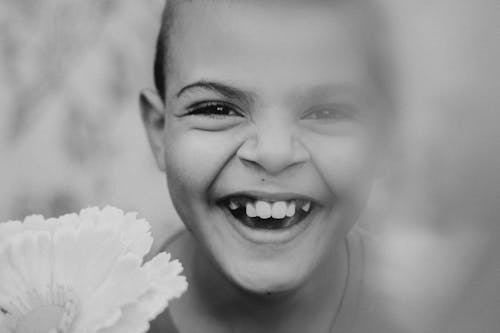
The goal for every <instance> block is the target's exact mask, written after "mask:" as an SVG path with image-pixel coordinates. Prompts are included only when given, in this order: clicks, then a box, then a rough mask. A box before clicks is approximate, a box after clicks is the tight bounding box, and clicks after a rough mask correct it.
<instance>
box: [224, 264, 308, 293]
mask: <svg viewBox="0 0 500 333" xmlns="http://www.w3.org/2000/svg"><path fill="white" fill-rule="evenodd" d="M238 266H239V267H235V268H234V269H233V270H234V271H235V272H227V273H229V277H230V279H231V280H232V281H233V282H234V283H235V284H236V285H237V286H238V287H239V288H241V289H243V290H245V291H246V292H248V293H252V294H256V295H263V296H268V295H270V294H284V293H290V292H293V291H295V290H297V289H299V288H300V287H301V286H302V285H303V284H304V281H306V280H307V279H308V277H309V275H310V274H311V270H310V269H309V268H308V267H304V266H302V265H297V263H289V264H288V265H282V264H281V265H280V263H276V262H267V263H266V262H264V263H262V262H261V263H255V264H247V265H245V266H244V267H241V265H238ZM301 266H302V267H301Z"/></svg>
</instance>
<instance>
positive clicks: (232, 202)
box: [229, 200, 239, 210]
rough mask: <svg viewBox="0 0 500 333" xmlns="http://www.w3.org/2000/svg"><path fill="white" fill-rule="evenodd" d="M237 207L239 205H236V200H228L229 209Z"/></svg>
mask: <svg viewBox="0 0 500 333" xmlns="http://www.w3.org/2000/svg"><path fill="white" fill-rule="evenodd" d="M238 207H239V205H238V204H237V203H236V202H234V201H233V200H230V201H229V209H231V210H235V209H237V208H238Z"/></svg>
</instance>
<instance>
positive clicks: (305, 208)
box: [302, 202, 311, 212]
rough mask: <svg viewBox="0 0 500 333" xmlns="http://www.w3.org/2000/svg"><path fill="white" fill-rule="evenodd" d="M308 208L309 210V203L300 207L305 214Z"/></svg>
mask: <svg viewBox="0 0 500 333" xmlns="http://www.w3.org/2000/svg"><path fill="white" fill-rule="evenodd" d="M310 208H311V203H310V202H306V204H305V205H304V206H302V209H303V210H304V211H305V212H308V211H309V209H310Z"/></svg>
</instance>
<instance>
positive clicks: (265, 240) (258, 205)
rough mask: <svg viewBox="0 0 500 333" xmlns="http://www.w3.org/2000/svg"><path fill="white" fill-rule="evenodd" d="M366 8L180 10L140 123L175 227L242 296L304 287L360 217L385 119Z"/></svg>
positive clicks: (255, 5)
mask: <svg viewBox="0 0 500 333" xmlns="http://www.w3.org/2000/svg"><path fill="white" fill-rule="evenodd" d="M361 2H362V1H342V0H339V1H324V0H318V1H309V0H308V1H305V0H304V1H280V0H272V1H245V0H217V1H202V0H193V1H174V2H171V3H169V4H168V5H167V7H166V10H165V13H164V15H163V24H162V30H161V33H160V36H159V41H158V49H157V59H156V61H155V82H156V85H157V90H158V91H157V93H156V92H152V91H144V92H143V93H142V94H141V109H142V117H143V121H144V123H145V127H146V130H147V133H148V138H149V141H150V144H151V147H152V150H153V154H154V156H155V158H156V161H157V164H158V166H159V168H160V169H161V170H162V171H164V172H165V174H166V177H167V182H168V187H169V191H170V194H171V198H172V200H173V203H174V206H175V207H176V209H177V211H178V213H179V215H180V217H181V219H182V220H183V222H184V223H185V224H186V226H187V228H188V229H189V230H190V231H191V232H192V234H193V236H194V238H195V239H196V240H197V241H198V244H199V246H200V248H202V249H203V250H204V251H205V253H206V254H207V256H208V257H209V258H210V260H211V262H213V263H214V264H215V265H216V266H217V267H218V268H219V269H220V271H221V272H222V273H223V274H224V275H225V276H226V277H228V278H229V279H230V280H231V281H232V282H234V283H235V284H237V285H238V286H240V287H242V288H244V289H246V290H249V291H252V292H256V293H261V292H269V291H271V292H272V291H274V292H278V291H287V290H293V289H296V288H298V287H299V286H300V285H302V284H303V283H304V282H305V281H307V280H308V279H309V278H310V277H311V276H312V275H313V274H314V272H315V271H316V269H317V268H318V267H319V266H321V265H322V263H324V262H325V261H326V260H330V256H331V255H332V253H334V252H335V251H337V250H338V248H339V247H340V246H343V242H344V239H345V237H346V235H347V233H348V232H349V230H350V229H351V228H352V226H353V225H354V224H355V222H356V220H357V219H358V216H359V215H360V213H361V212H362V211H363V209H364V207H365V204H366V201H367V198H368V196H369V193H370V189H371V185H372V182H373V180H374V179H375V178H376V177H377V175H378V173H379V171H380V164H381V163H380V162H381V160H382V158H383V156H384V152H383V150H384V148H383V141H384V140H383V137H384V134H385V133H386V132H387V129H386V127H385V123H386V117H387V112H386V110H385V108H386V107H387V105H386V103H385V101H386V100H385V97H386V96H385V95H384V93H383V91H385V89H381V86H380V85H379V84H378V82H380V76H379V75H378V73H377V71H378V68H375V67H376V66H374V63H375V61H374V59H375V58H374V57H375V53H376V52H373V51H374V49H373V48H372V46H373V45H372V43H371V42H370V37H371V36H369V34H368V32H370V29H371V28H373V27H370V26H369V24H368V22H369V20H367V19H366V14H367V12H366V11H365V9H364V7H363V6H362V5H361Z"/></svg>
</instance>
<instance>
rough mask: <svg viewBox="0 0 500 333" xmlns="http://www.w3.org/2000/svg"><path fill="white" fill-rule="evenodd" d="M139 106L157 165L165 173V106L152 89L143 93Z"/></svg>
mask: <svg viewBox="0 0 500 333" xmlns="http://www.w3.org/2000/svg"><path fill="white" fill-rule="evenodd" d="M139 105H140V109H141V118H142V122H143V124H144V128H145V129H146V134H147V136H148V140H149V145H150V146H151V150H152V152H153V155H154V158H155V160H156V164H157V165H158V168H159V169H160V170H162V171H165V141H164V129H165V105H164V103H163V101H162V99H161V98H160V96H159V95H158V94H157V93H156V92H155V91H153V90H151V89H144V90H142V91H141V94H140V96H139Z"/></svg>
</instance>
